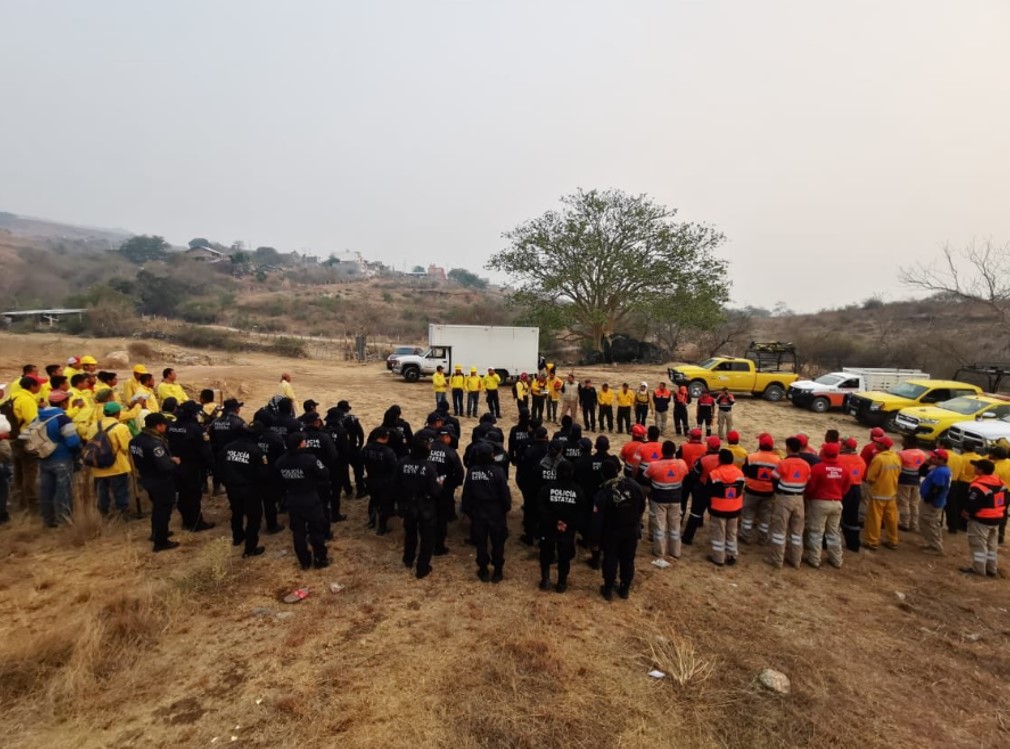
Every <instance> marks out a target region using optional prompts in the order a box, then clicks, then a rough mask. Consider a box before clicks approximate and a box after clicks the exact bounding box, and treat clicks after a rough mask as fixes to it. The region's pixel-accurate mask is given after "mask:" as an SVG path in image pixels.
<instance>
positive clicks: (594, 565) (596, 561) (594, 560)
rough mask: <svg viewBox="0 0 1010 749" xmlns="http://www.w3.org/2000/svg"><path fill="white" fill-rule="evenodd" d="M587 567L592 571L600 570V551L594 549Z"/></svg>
mask: <svg viewBox="0 0 1010 749" xmlns="http://www.w3.org/2000/svg"><path fill="white" fill-rule="evenodd" d="M589 567H590V568H591V569H594V570H598V569H600V550H599V549H594V550H593V555H592V556H591V557H590V558H589Z"/></svg>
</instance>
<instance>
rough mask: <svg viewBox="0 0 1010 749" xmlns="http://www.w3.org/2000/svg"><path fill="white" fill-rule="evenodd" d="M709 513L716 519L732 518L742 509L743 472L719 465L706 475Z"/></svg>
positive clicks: (732, 466) (732, 467) (735, 468)
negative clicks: (708, 490)
mask: <svg viewBox="0 0 1010 749" xmlns="http://www.w3.org/2000/svg"><path fill="white" fill-rule="evenodd" d="M708 478H709V486H710V494H709V512H710V513H711V514H712V515H715V516H717V517H719V516H721V517H733V516H734V515H737V514H739V512H740V511H741V510H742V509H743V489H744V475H743V471H741V470H740V469H739V468H737V467H736V466H734V465H720V466H717V467H716V468H714V469H712V471H711V472H710V473H709V475H708Z"/></svg>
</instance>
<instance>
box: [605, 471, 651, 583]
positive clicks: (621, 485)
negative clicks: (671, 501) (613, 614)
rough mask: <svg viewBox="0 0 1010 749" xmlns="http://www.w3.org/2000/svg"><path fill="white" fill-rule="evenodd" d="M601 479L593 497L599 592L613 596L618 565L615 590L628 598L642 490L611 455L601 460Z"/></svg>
mask: <svg viewBox="0 0 1010 749" xmlns="http://www.w3.org/2000/svg"><path fill="white" fill-rule="evenodd" d="M602 473H603V483H602V484H601V485H600V488H599V489H598V490H597V491H596V495H595V496H594V497H593V542H594V544H596V545H598V546H599V547H600V548H601V549H602V550H603V585H601V586H600V595H602V596H603V597H604V598H605V599H607V600H608V601H610V600H612V599H613V597H614V583H615V582H616V581H617V575H618V569H620V576H621V578H620V579H621V587H620V588H618V589H617V594H618V595H619V596H620V597H621V598H627V597H628V595H629V593H630V592H631V583H632V581H633V580H634V578H635V552H636V551H637V550H638V539H639V537H640V536H641V529H642V514H643V513H644V512H645V494H644V493H643V492H642V487H641V486H639V485H638V482H636V481H635V480H634V479H630V478H628V477H627V476H621V475H620V473H621V464H620V461H618V460H617V459H616V458H613V457H610V458H607V459H606V460H604V461H603V466H602Z"/></svg>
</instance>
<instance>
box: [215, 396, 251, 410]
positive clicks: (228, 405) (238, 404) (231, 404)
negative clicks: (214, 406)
mask: <svg viewBox="0 0 1010 749" xmlns="http://www.w3.org/2000/svg"><path fill="white" fill-rule="evenodd" d="M244 405H245V404H244V403H243V402H242V401H240V400H238V399H236V398H229V399H228V400H226V401H225V402H224V403H222V404H221V406H222V407H223V408H224V410H225V411H234V410H235V409H236V408H242V406H244Z"/></svg>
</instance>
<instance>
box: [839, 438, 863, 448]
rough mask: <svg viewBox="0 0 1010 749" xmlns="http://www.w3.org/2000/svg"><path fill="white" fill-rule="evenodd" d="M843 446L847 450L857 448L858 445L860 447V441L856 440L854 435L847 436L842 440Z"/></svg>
mask: <svg viewBox="0 0 1010 749" xmlns="http://www.w3.org/2000/svg"><path fill="white" fill-rule="evenodd" d="M842 447H844V448H845V449H846V450H855V449H856V448H857V447H859V443H858V442H856V441H855V440H854V439H853V438H852V437H846V438H845V439H844V440H842Z"/></svg>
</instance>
